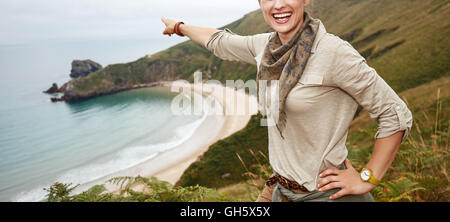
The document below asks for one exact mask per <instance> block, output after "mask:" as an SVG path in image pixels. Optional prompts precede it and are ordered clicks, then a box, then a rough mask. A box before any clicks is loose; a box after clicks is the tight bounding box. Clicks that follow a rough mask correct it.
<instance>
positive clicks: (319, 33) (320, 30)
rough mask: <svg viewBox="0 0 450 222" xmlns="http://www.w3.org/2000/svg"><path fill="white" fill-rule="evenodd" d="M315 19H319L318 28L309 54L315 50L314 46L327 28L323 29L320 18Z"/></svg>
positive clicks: (315, 46)
mask: <svg viewBox="0 0 450 222" xmlns="http://www.w3.org/2000/svg"><path fill="white" fill-rule="evenodd" d="M315 20H318V21H319V30H318V31H317V35H316V39H315V40H314V43H313V46H312V48H311V54H314V53H315V52H316V48H317V45H318V44H319V42H320V39H322V37H323V36H324V35H325V34H326V33H327V30H326V29H325V26H324V25H323V23H322V21H321V20H320V19H315Z"/></svg>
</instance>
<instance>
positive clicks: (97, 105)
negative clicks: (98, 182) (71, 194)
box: [0, 42, 202, 201]
mask: <svg viewBox="0 0 450 222" xmlns="http://www.w3.org/2000/svg"><path fill="white" fill-rule="evenodd" d="M121 44H122V45H120V44H119V45H117V44H116V45H117V46H114V47H116V48H114V47H113V46H112V45H114V44H107V45H100V46H99V45H96V46H92V47H88V48H89V50H86V51H83V50H81V49H80V45H75V46H74V45H64V44H61V45H56V46H53V45H39V46H6V47H0V67H2V68H1V70H2V71H1V73H0V75H1V76H0V77H1V83H0V102H1V106H0V201H39V200H41V199H42V198H43V197H44V195H45V192H44V191H43V190H42V188H43V187H48V186H49V185H50V184H52V183H53V182H56V181H59V182H71V183H73V184H83V183H87V182H89V181H93V180H95V179H98V178H101V177H103V176H105V175H108V174H110V173H114V172H116V171H119V170H121V169H126V168H128V167H132V166H134V165H136V164H138V163H140V162H142V161H145V160H148V159H149V158H152V157H154V156H155V155H157V154H158V152H161V151H163V150H167V149H170V148H171V147H173V146H175V145H177V144H179V143H180V142H182V141H184V140H186V139H187V137H188V136H189V133H187V132H192V131H194V130H195V129H196V127H198V126H199V124H200V123H201V121H202V116H194V115H192V116H176V115H173V114H172V113H171V112H170V104H171V99H172V98H173V97H174V96H175V95H177V94H176V93H172V92H170V91H169V89H167V88H163V87H153V88H142V89H136V90H130V91H125V92H121V93H117V94H113V95H107V96H102V97H97V98H93V99H89V100H86V101H82V102H79V103H75V104H67V103H62V102H60V103H51V102H50V100H49V99H50V96H49V95H46V94H44V93H42V91H43V90H46V89H47V88H48V87H50V85H51V83H52V82H57V83H58V85H61V84H62V83H64V82H65V81H67V80H69V78H68V74H69V72H70V62H71V61H72V59H76V58H81V59H83V58H91V59H93V60H94V61H100V62H101V63H102V65H106V64H109V63H114V62H115V61H114V60H115V59H117V58H116V57H114V56H113V55H114V53H117V54H120V55H121V56H125V55H126V56H128V61H132V60H135V59H137V58H139V57H141V56H142V54H144V53H145V52H143V50H146V47H147V50H148V49H149V48H152V45H145V44H147V43H145V44H144V43H142V45H139V44H138V43H136V42H130V43H129V45H127V44H126V43H123V42H122V43H121ZM152 44H156V42H153V43H152ZM158 44H160V45H161V43H158ZM83 47H87V46H83ZM95 47H98V49H97V50H96V49H95ZM102 49H104V50H102ZM114 50H116V51H114ZM124 54H125V55H124ZM89 55H90V56H89ZM121 59H123V58H121ZM126 61H127V60H125V61H123V62H126ZM105 63H106V64H105Z"/></svg>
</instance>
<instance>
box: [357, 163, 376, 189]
mask: <svg viewBox="0 0 450 222" xmlns="http://www.w3.org/2000/svg"><path fill="white" fill-rule="evenodd" d="M360 178H361V180H362V181H363V182H366V183H370V184H373V185H375V186H376V185H378V184H380V182H381V179H379V178H377V177H376V176H375V175H374V173H373V171H372V169H370V168H367V167H366V168H363V169H362V170H361V172H360Z"/></svg>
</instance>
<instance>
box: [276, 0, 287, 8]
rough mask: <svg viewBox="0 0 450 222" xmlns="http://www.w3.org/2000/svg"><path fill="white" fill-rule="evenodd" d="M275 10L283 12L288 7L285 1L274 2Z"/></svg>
mask: <svg viewBox="0 0 450 222" xmlns="http://www.w3.org/2000/svg"><path fill="white" fill-rule="evenodd" d="M274 1H275V4H274V8H275V10H282V9H283V8H284V7H285V6H286V2H285V0H274Z"/></svg>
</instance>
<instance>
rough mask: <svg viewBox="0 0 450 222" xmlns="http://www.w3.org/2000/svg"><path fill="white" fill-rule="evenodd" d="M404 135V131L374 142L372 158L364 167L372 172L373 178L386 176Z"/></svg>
mask: <svg viewBox="0 0 450 222" xmlns="http://www.w3.org/2000/svg"><path fill="white" fill-rule="evenodd" d="M404 133H405V131H399V132H397V133H394V134H393V135H391V136H389V137H385V138H379V139H376V140H375V146H374V148H373V152H372V156H371V158H370V161H369V162H368V163H367V165H366V168H369V169H371V170H372V171H373V175H374V177H375V178H378V179H381V178H383V177H384V175H385V174H386V172H387V170H388V169H389V167H390V166H391V164H392V161H394V158H395V155H396V154H397V151H398V148H399V147H400V142H401V140H402V137H403V134H404Z"/></svg>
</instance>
